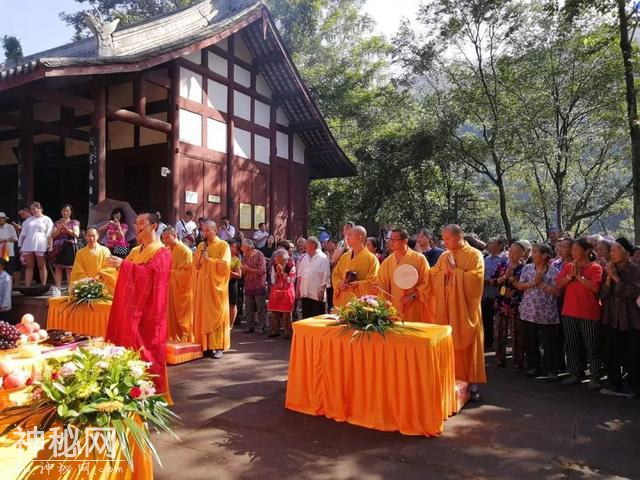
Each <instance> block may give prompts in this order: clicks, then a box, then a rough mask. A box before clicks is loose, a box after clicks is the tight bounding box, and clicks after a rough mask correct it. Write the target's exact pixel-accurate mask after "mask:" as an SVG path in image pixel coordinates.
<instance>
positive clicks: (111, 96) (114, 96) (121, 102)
mask: <svg viewBox="0 0 640 480" xmlns="http://www.w3.org/2000/svg"><path fill="white" fill-rule="evenodd" d="M107 103H108V104H109V105H111V106H112V107H119V108H122V107H130V106H131V105H133V83H131V82H127V83H121V84H119V85H113V86H111V87H109V92H108V98H107ZM84 113H86V112H84Z"/></svg>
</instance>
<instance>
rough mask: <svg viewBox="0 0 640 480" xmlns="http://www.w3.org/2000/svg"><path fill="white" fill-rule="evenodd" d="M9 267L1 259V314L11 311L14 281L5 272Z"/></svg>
mask: <svg viewBox="0 0 640 480" xmlns="http://www.w3.org/2000/svg"><path fill="white" fill-rule="evenodd" d="M6 267H7V261H6V260H5V259H4V258H0V313H3V312H8V311H9V310H11V290H12V288H13V281H12V280H11V275H9V274H8V273H7V272H5V271H4V269H5V268H6Z"/></svg>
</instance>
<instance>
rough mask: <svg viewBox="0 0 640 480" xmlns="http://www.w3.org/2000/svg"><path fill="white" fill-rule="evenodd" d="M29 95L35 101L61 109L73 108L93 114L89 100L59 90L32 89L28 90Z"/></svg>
mask: <svg viewBox="0 0 640 480" xmlns="http://www.w3.org/2000/svg"><path fill="white" fill-rule="evenodd" d="M29 95H31V96H32V97H33V98H35V99H36V100H40V101H43V102H50V103H53V104H55V105H60V106H61V107H69V108H74V109H76V110H82V111H83V112H89V113H93V111H94V108H95V104H94V102H93V100H91V99H89V98H84V97H80V96H78V95H73V94H71V93H66V92H63V91H61V90H50V89H48V88H42V87H38V88H32V89H29Z"/></svg>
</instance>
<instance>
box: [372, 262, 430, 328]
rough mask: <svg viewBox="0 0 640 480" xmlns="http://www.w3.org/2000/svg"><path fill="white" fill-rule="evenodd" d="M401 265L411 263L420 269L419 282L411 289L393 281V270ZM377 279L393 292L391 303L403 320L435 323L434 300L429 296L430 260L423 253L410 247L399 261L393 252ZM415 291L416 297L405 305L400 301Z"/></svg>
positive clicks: (381, 284) (384, 287)
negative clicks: (403, 287)
mask: <svg viewBox="0 0 640 480" xmlns="http://www.w3.org/2000/svg"><path fill="white" fill-rule="evenodd" d="M400 265H411V266H413V267H414V268H415V269H416V270H417V271H418V282H417V283H416V285H415V286H414V287H413V288H411V289H409V290H404V289H402V288H399V287H397V286H396V284H395V282H394V281H393V272H395V270H396V268H398V267H399V266H400ZM376 281H377V283H378V285H380V287H381V288H382V289H383V290H384V291H385V292H386V293H389V294H391V298H390V300H391V303H393V306H394V307H395V308H396V310H397V311H398V313H399V315H400V317H401V318H402V319H403V320H405V321H407V322H425V323H433V302H432V301H431V298H430V296H429V281H430V276H429V262H427V259H426V258H425V256H424V255H423V254H421V253H418V252H416V251H415V250H412V249H408V250H407V253H406V254H405V255H404V257H402V259H401V260H400V262H398V261H397V260H396V254H395V253H393V252H392V253H391V254H390V255H389V256H388V257H387V258H385V259H384V261H383V262H382V265H380V270H379V271H378V278H377V280H376ZM414 293H415V294H416V299H415V300H414V301H412V302H410V303H408V304H407V305H405V306H403V305H402V302H401V301H400V300H401V298H402V297H404V296H406V295H411V294H414Z"/></svg>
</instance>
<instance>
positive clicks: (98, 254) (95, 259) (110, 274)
mask: <svg viewBox="0 0 640 480" xmlns="http://www.w3.org/2000/svg"><path fill="white" fill-rule="evenodd" d="M110 256H111V252H110V251H109V249H108V248H107V247H104V246H102V245H99V244H98V245H96V248H95V249H94V250H91V249H90V248H89V247H83V248H81V249H80V250H78V253H77V254H76V259H75V261H74V262H73V268H72V269H71V278H70V279H69V282H70V284H71V285H72V286H73V284H74V283H75V282H77V281H78V280H83V279H85V278H95V279H96V280H99V281H101V282H102V283H104V284H105V285H106V287H107V289H108V290H109V293H113V291H114V290H115V288H116V280H117V279H118V271H117V270H116V269H115V268H113V267H109V266H108V265H107V263H106V259H107V258H108V257H110Z"/></svg>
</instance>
